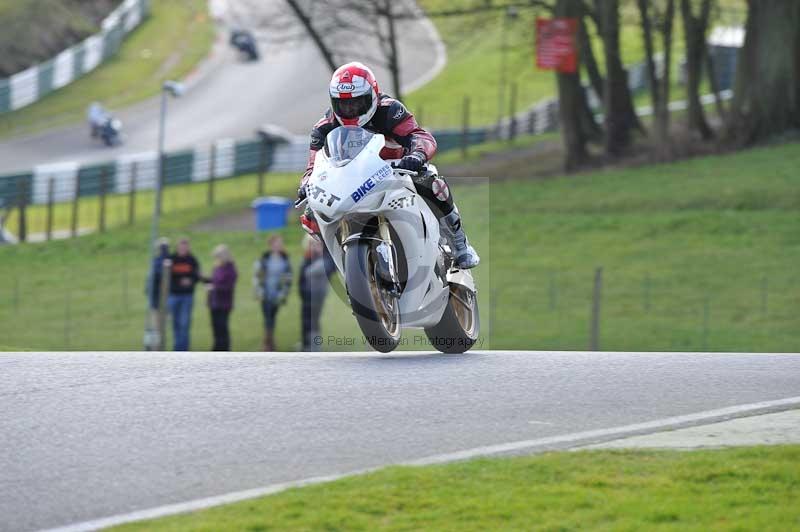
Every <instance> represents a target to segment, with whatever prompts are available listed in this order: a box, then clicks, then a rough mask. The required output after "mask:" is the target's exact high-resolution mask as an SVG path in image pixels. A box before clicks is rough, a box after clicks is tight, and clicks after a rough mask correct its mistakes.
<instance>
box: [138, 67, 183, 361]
mask: <svg viewBox="0 0 800 532" xmlns="http://www.w3.org/2000/svg"><path fill="white" fill-rule="evenodd" d="M183 93H184V87H183V84H182V83H179V82H177V81H165V82H164V84H163V85H162V86H161V114H160V115H159V123H158V163H157V164H158V167H157V169H158V170H157V172H156V183H155V201H154V205H153V222H152V227H151V229H150V253H153V252H154V250H155V248H156V239H158V226H159V224H160V221H161V196H162V189H163V185H164V173H165V172H164V156H165V154H164V152H165V147H164V145H165V136H166V134H165V130H166V123H167V100H168V99H169V97H170V96H172V97H174V98H179V97H180V96H182V95H183ZM150 253H148V254H147V256H148V257H150V256H151V255H150ZM150 262H152V261H150ZM151 267H152V265H151V264H150V263H148V271H149V270H150V269H151ZM154 281H155V272H150V275H148V278H147V316H146V317H145V335H144V337H145V342H144V343H145V349H153V348H158V349H159V350H161V349H163V348H164V331H163V328H164V327H163V326H161V327H159V326H158V325H156V324H154V323H153V318H152V315H151V312H150V297H151V295H152V293H153V290H154V288H155V287H154V286H153V282H154ZM162 297H163V294H162V295H160V296H159V309H163V308H164V302H163V301H161V298H162ZM163 322H164V320H163V319H160V320H158V323H161V324H162V325H163ZM156 328H158V329H162V330H154V329H156ZM153 333H155V334H153ZM154 344H155V345H154Z"/></svg>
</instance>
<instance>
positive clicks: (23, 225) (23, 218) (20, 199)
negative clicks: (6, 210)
mask: <svg viewBox="0 0 800 532" xmlns="http://www.w3.org/2000/svg"><path fill="white" fill-rule="evenodd" d="M27 192H28V187H27V186H26V183H25V181H24V180H22V179H20V180H19V182H18V184H17V210H18V212H19V241H20V242H25V241H26V240H27V239H28V198H27Z"/></svg>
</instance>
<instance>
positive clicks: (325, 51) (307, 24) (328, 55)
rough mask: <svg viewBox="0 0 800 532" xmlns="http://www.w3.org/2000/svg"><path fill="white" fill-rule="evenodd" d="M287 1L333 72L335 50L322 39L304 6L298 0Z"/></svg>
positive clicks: (334, 67)
mask: <svg viewBox="0 0 800 532" xmlns="http://www.w3.org/2000/svg"><path fill="white" fill-rule="evenodd" d="M286 3H287V4H288V5H289V7H290V8H291V9H292V12H293V13H294V14H295V16H296V17H297V20H299V21H300V24H302V25H303V28H305V30H306V32H307V33H308V36H309V37H311V40H313V41H314V44H315V45H316V46H317V50H319V53H320V55H322V58H323V59H324V60H325V63H326V64H327V65H328V68H330V69H331V72H333V71H334V70H336V62H334V60H333V52H331V50H330V48H328V46H327V45H326V44H325V41H323V40H322V36H321V35H320V34H319V32H317V30H316V29H314V26H313V24H311V19H310V18H309V16H308V15H307V14H306V12H305V11H303V8H302V7H300V5H299V4H298V3H297V0H286Z"/></svg>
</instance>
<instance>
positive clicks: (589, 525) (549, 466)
mask: <svg viewBox="0 0 800 532" xmlns="http://www.w3.org/2000/svg"><path fill="white" fill-rule="evenodd" d="M798 486H800V446H784V447H753V448H740V449H725V450H716V451H697V452H689V453H687V452H681V451H647V452H645V451H638V452H632V451H593V452H576V453H550V454H545V455H539V456H530V457H518V458H500V459H480V460H473V461H469V462H460V463H455V464H448V465H441V466H429V467H391V468H387V469H384V470H381V471H378V472H376V473H372V474H368V475H363V476H357V477H351V478H346V479H342V480H338V481H335V482H330V483H326V484H320V485H316V486H309V487H305V488H299V489H291V490H288V491H285V492H282V493H278V494H276V495H272V496H269V497H263V498H260V499H254V500H250V501H244V502H239V503H235V504H231V505H227V506H221V507H218V508H212V509H210V510H205V511H199V512H193V513H190V514H186V515H177V516H173V517H167V518H163V519H159V520H155V521H145V522H141V523H132V524H129V525H124V526H120V527H116V528H114V529H112V530H119V531H126V532H127V531H135V530H159V531H162V530H163V531H178V530H180V531H184V530H192V531H212V530H215V531H216V530H260V531H268V530H458V531H462V530H584V529H590V530H697V531H703V530H794V529H796V528H798V527H800V500H799V499H798Z"/></svg>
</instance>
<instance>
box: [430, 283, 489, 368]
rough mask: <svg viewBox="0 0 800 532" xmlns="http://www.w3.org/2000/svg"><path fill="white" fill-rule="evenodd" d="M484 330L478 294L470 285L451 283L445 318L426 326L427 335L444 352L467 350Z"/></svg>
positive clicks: (443, 315) (432, 343)
mask: <svg viewBox="0 0 800 532" xmlns="http://www.w3.org/2000/svg"><path fill="white" fill-rule="evenodd" d="M480 330H481V320H480V314H479V313H478V297H477V295H476V294H475V292H473V291H472V290H470V289H469V288H467V287H465V286H463V285H460V284H452V285H450V297H449V299H448V301H447V307H445V309H444V314H442V319H441V320H439V323H437V324H436V325H434V326H433V327H428V328H426V329H425V335H426V336H427V337H428V340H429V341H430V342H431V345H433V346H434V347H435V348H436V349H437V350H439V351H441V352H442V353H448V354H458V353H465V352H467V351H469V349H470V348H472V346H473V345H475V342H476V341H477V340H478V334H480Z"/></svg>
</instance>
